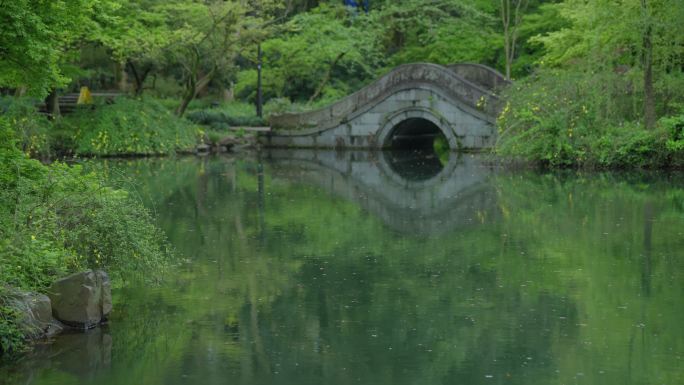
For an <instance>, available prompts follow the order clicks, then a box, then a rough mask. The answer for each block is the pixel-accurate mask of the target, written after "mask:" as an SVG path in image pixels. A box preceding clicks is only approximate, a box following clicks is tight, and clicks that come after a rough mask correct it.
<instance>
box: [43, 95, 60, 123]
mask: <svg viewBox="0 0 684 385" xmlns="http://www.w3.org/2000/svg"><path fill="white" fill-rule="evenodd" d="M45 111H47V113H48V117H49V118H50V119H56V118H58V117H59V116H60V111H59V95H58V94H57V89H56V88H52V89H50V93H49V94H48V96H47V97H46V98H45Z"/></svg>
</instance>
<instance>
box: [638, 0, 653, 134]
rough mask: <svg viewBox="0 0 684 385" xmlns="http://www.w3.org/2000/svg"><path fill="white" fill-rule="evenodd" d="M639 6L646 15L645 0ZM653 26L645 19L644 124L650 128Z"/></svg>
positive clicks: (651, 126) (651, 125)
mask: <svg viewBox="0 0 684 385" xmlns="http://www.w3.org/2000/svg"><path fill="white" fill-rule="evenodd" d="M641 7H642V10H643V12H644V14H646V15H647V17H648V8H647V4H646V0H641ZM652 34H653V28H652V26H651V21H650V20H647V25H646V30H645V31H644V42H643V45H644V46H643V48H644V54H643V66H644V126H645V127H646V129H648V130H651V129H653V128H654V127H655V124H656V111H655V92H654V89H653V40H652V38H653V37H652Z"/></svg>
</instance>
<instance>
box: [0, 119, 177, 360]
mask: <svg viewBox="0 0 684 385" xmlns="http://www.w3.org/2000/svg"><path fill="white" fill-rule="evenodd" d="M10 124H11V123H10V122H8V121H7V119H5V118H0V130H1V131H0V282H1V284H0V291H2V293H0V310H2V313H1V314H0V341H2V349H1V350H3V351H9V350H14V349H16V348H17V347H18V346H19V342H18V341H19V340H18V339H17V333H16V330H17V329H16V327H15V326H16V322H15V321H16V317H15V315H14V314H13V313H12V312H10V311H8V309H7V302H6V296H7V293H4V291H5V286H12V287H17V288H21V289H26V290H36V291H44V290H45V289H46V288H47V286H49V284H50V283H51V282H52V281H53V280H54V279H55V278H56V277H59V276H60V275H63V274H66V273H68V272H73V271H77V270H80V269H85V268H103V269H106V270H107V271H109V272H110V274H111V275H112V277H113V278H114V280H115V282H122V280H128V279H134V278H147V279H150V280H156V279H158V278H159V277H160V274H161V273H162V272H163V271H164V266H165V265H166V264H167V263H168V260H169V257H170V255H171V251H170V249H169V247H168V245H167V243H166V240H165V237H164V235H163V233H162V232H161V231H160V230H159V229H158V228H157V227H156V226H155V225H154V224H153V220H152V218H151V217H150V214H149V212H148V211H147V210H146V209H145V208H144V207H143V206H142V204H141V203H140V202H139V201H138V200H136V199H134V197H133V196H131V195H130V194H129V193H127V192H125V191H123V190H116V189H113V188H111V187H108V186H106V185H105V184H104V183H103V182H102V181H101V180H100V179H99V178H98V177H97V176H96V175H95V174H92V173H91V174H85V173H83V172H82V169H81V168H80V167H78V166H73V167H70V166H67V165H66V164H62V163H54V164H51V165H50V166H45V165H42V164H41V163H39V162H38V161H35V160H31V159H29V158H27V157H26V155H25V154H24V153H23V152H22V151H20V150H19V149H18V148H16V144H17V141H16V139H15V138H14V134H13V132H12V129H11V128H10Z"/></svg>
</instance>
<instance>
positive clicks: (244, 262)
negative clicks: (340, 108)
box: [0, 151, 684, 385]
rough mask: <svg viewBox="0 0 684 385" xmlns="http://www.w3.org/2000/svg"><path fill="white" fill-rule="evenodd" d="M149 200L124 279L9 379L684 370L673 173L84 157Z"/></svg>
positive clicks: (627, 376)
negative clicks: (151, 267)
mask: <svg viewBox="0 0 684 385" xmlns="http://www.w3.org/2000/svg"><path fill="white" fill-rule="evenodd" d="M88 167H95V168H98V169H100V170H101V171H103V172H105V173H106V174H107V175H108V176H109V177H110V178H112V179H116V178H117V177H118V176H119V175H128V176H130V177H131V178H132V181H131V183H128V184H126V185H125V186H126V187H127V188H129V189H130V190H131V191H133V193H134V194H136V195H138V196H139V197H140V199H142V200H143V201H144V202H145V203H146V204H147V205H148V206H149V207H150V209H151V210H153V211H154V212H155V213H156V217H157V219H158V222H159V224H160V226H161V227H162V228H163V229H164V230H165V231H166V232H167V234H168V237H169V239H170V241H171V243H172V244H173V245H174V247H175V248H176V251H177V257H178V261H177V266H176V267H174V268H172V269H170V271H169V272H168V273H167V275H166V280H165V281H164V282H163V283H161V284H160V285H159V286H155V285H149V284H136V283H135V282H129V284H128V286H125V288H120V289H116V290H115V291H114V312H113V314H112V318H111V320H110V322H109V324H108V325H107V326H106V327H102V328H98V329H95V330H92V331H90V332H88V333H86V334H67V335H63V336H60V337H59V338H57V339H56V340H55V341H54V343H52V344H48V345H44V346H39V347H38V348H37V349H36V351H35V352H34V353H32V354H29V355H27V356H26V357H24V358H23V359H22V360H20V361H19V362H17V363H12V364H9V363H5V364H3V365H0V383H2V384H102V385H107V384H122V385H123V384H169V385H174V384H244V385H257V384H264V385H266V384H288V385H289V384H291V385H306V384H311V385H314V384H315V385H324V384H325V385H338V384H369V385H371V384H372V385H385V384H386V385H389V384H392V385H397V384H544V385H548V384H559V385H560V384H602V385H613V384H615V385H625V384H683V383H684V176H683V175H681V174H663V173H640V174H639V173H636V174H633V173H624V174H609V173H601V174H600V173H576V172H563V173H537V172H532V171H510V170H508V171H506V170H496V169H493V168H492V167H489V166H486V165H484V163H483V162H482V161H481V160H480V159H479V158H477V157H474V156H463V157H457V156H455V155H453V154H452V155H451V156H449V157H448V158H442V159H438V158H434V157H433V158H429V159H422V160H419V161H417V160H416V159H414V158H412V157H411V156H405V155H401V154H390V153H365V152H349V153H346V152H343V153H336V152H325V151H321V152H311V151H280V152H277V151H276V152H265V153H261V154H259V155H257V154H253V155H241V156H233V157H229V156H225V157H209V158H194V157H187V158H179V159H145V160H118V161H113V160H108V161H97V162H93V163H91V164H89V165H88Z"/></svg>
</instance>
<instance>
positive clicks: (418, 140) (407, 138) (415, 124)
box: [384, 118, 446, 151]
mask: <svg viewBox="0 0 684 385" xmlns="http://www.w3.org/2000/svg"><path fill="white" fill-rule="evenodd" d="M438 141H439V142H446V137H445V135H444V133H443V132H442V130H441V129H440V128H439V127H438V126H437V125H436V124H435V123H433V122H431V121H429V120H427V119H423V118H408V119H405V120H402V121H401V122H399V123H397V124H396V125H395V126H394V127H392V129H391V130H390V133H389V135H387V139H386V142H385V146H384V147H385V148H389V149H392V150H415V151H430V150H433V149H434V147H435V143H436V142H438Z"/></svg>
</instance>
